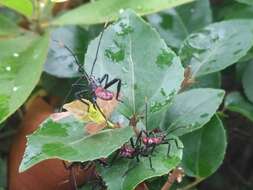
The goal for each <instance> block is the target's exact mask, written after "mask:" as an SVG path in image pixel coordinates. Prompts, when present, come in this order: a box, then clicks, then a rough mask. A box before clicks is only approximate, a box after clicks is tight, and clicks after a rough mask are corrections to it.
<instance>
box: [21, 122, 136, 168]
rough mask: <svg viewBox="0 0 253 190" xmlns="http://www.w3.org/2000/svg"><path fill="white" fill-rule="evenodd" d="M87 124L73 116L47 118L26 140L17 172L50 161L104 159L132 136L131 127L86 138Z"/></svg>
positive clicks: (109, 130) (101, 132)
mask: <svg viewBox="0 0 253 190" xmlns="http://www.w3.org/2000/svg"><path fill="white" fill-rule="evenodd" d="M87 124H88V123H84V122H80V121H77V120H76V119H74V118H73V117H67V118H64V119H61V120H59V121H53V120H52V119H51V118H49V119H47V120H46V121H44V122H43V123H42V124H41V125H40V128H39V129H37V130H36V131H35V132H34V133H33V134H31V135H29V136H28V137H27V147H26V150H25V154H24V157H23V160H22V162H21V165H20V167H19V171H21V172H22V171H25V170H27V169H28V168H30V167H31V166H33V165H35V164H37V163H39V162H41V161H43V160H46V159H50V158H60V159H63V160H67V161H81V162H85V161H89V160H95V159H98V158H103V157H107V156H109V155H110V154H111V153H112V152H114V151H115V150H117V149H118V148H119V147H121V146H122V144H124V143H125V142H127V141H128V140H129V138H130V137H131V136H132V135H133V132H132V129H131V128H130V127H124V128H120V129H108V130H103V131H100V132H98V133H97V134H95V135H89V134H87V132H86V130H85V127H86V126H87ZM94 150H96V151H94Z"/></svg>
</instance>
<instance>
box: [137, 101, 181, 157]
mask: <svg viewBox="0 0 253 190" xmlns="http://www.w3.org/2000/svg"><path fill="white" fill-rule="evenodd" d="M147 110H148V108H147V103H146V104H145V125H146V129H147V128H148V119H147V116H148V113H147ZM179 128H180V127H178V128H176V129H173V130H171V131H169V132H166V133H164V132H162V131H161V130H160V129H158V128H155V129H153V130H152V131H150V132H148V131H146V130H141V131H140V132H139V135H138V137H137V140H136V141H137V142H139V144H143V146H144V149H145V150H149V151H150V154H151V155H152V154H153V152H154V150H155V148H156V147H157V146H159V145H162V144H167V145H168V149H167V156H169V153H170V148H171V143H172V142H174V143H175V144H176V146H177V148H178V149H182V147H180V146H179V144H178V141H177V139H175V138H167V136H168V134H169V133H171V132H173V131H175V130H177V129H179Z"/></svg>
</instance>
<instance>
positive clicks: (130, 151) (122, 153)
mask: <svg viewBox="0 0 253 190" xmlns="http://www.w3.org/2000/svg"><path fill="white" fill-rule="evenodd" d="M150 150H151V149H149V148H147V147H144V146H141V144H140V143H139V140H137V139H136V141H135V143H134V141H133V138H130V145H128V144H124V145H123V146H122V147H121V148H120V149H119V150H118V151H117V153H116V154H115V156H114V157H113V158H112V161H111V163H113V161H114V160H115V159H116V158H118V157H121V158H127V159H136V161H137V162H140V157H148V158H149V164H150V168H151V169H153V166H152V161H151V152H150ZM131 169H132V168H129V169H128V170H127V171H126V172H125V173H124V175H126V173H127V172H129V171H130V170H131Z"/></svg>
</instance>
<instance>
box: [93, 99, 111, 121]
mask: <svg viewBox="0 0 253 190" xmlns="http://www.w3.org/2000/svg"><path fill="white" fill-rule="evenodd" d="M93 105H94V106H95V109H98V111H99V112H100V113H101V114H102V116H103V118H104V119H105V121H106V123H108V122H107V118H106V116H105V114H104V112H103V111H102V110H101V109H100V107H99V105H98V104H97V102H96V101H95V100H94V101H93Z"/></svg>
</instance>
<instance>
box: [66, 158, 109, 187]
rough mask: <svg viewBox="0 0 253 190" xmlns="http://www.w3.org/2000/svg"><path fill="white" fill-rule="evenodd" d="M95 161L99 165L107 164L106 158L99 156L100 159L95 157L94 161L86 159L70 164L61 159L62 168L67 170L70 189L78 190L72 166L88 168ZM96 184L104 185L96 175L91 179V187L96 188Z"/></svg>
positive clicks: (82, 168) (104, 165)
mask: <svg viewBox="0 0 253 190" xmlns="http://www.w3.org/2000/svg"><path fill="white" fill-rule="evenodd" d="M96 163H98V164H99V165H101V166H103V167H106V166H108V163H107V161H106V159H104V158H101V159H97V160H94V161H87V162H78V161H76V162H71V163H70V164H66V162H65V161H63V165H64V168H65V169H66V170H69V182H70V185H71V187H72V189H74V190H78V185H77V181H76V176H75V172H74V168H80V169H81V170H88V169H90V168H91V167H92V166H94V165H95V164H96ZM98 186H103V187H104V186H105V184H104V182H103V180H102V178H101V177H100V176H98V177H97V178H96V179H95V180H93V181H92V188H93V187H94V188H93V189H98V188H97V187H98Z"/></svg>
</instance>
